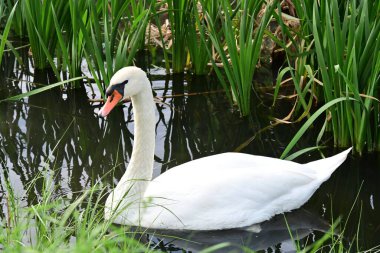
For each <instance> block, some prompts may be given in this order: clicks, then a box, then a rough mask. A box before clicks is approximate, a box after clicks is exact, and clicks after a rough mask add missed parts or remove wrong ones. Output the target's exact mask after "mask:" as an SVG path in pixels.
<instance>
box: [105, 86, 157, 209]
mask: <svg viewBox="0 0 380 253" xmlns="http://www.w3.org/2000/svg"><path fill="white" fill-rule="evenodd" d="M147 82H148V81H147ZM146 85H147V86H146V87H145V89H143V91H141V92H140V93H138V94H137V95H136V96H133V97H132V105H133V114H134V119H135V125H134V143H133V151H132V156H131V160H130V162H129V165H128V168H127V171H126V172H125V174H124V175H123V177H122V178H121V179H120V182H119V183H118V185H117V186H116V188H115V190H114V193H115V194H114V196H113V197H114V198H115V199H114V200H116V202H119V201H120V200H121V201H123V200H129V201H131V200H133V201H136V200H137V201H138V200H139V199H141V198H142V197H143V195H144V192H145V190H146V188H147V187H148V184H149V181H150V180H151V179H152V174H153V158H154V145H155V114H154V102H153V95H152V90H151V88H150V86H149V85H150V84H149V82H148V83H147V84H146ZM111 195H112V194H111ZM113 202H115V201H113Z"/></svg>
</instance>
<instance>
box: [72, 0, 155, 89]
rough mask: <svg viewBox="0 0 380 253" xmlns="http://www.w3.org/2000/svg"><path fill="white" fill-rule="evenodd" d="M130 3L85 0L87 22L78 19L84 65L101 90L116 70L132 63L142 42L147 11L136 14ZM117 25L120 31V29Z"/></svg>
mask: <svg viewBox="0 0 380 253" xmlns="http://www.w3.org/2000/svg"><path fill="white" fill-rule="evenodd" d="M132 2H134V1H132V0H129V1H117V0H113V1H110V2H109V3H108V2H107V1H99V2H97V3H95V2H94V1H91V0H88V1H87V3H88V13H89V14H88V15H89V21H88V22H87V24H85V23H84V22H83V20H82V19H81V18H78V19H77V22H78V24H79V26H80V30H81V32H82V33H83V40H84V43H85V48H84V54H85V57H86V60H87V64H88V67H89V69H90V72H91V74H92V76H93V78H94V79H95V81H96V83H97V85H98V87H99V90H101V91H102V90H103V89H104V88H105V87H106V86H108V84H109V80H110V78H111V77H112V75H113V74H114V73H115V72H116V71H117V70H119V69H120V68H122V67H124V66H127V65H130V64H132V61H133V59H134V57H135V55H136V53H137V51H138V49H139V45H140V44H141V42H142V41H144V38H145V29H146V26H147V24H148V21H149V15H150V9H149V8H147V9H143V10H141V12H140V13H137V12H136V9H135V8H133V4H132ZM153 4H154V2H153V3H152V5H153ZM109 10H110V11H109ZM133 10H134V11H135V13H133ZM134 14H138V16H134ZM120 26H122V27H123V29H119V27H120Z"/></svg>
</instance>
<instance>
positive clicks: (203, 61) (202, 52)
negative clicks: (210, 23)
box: [185, 0, 215, 75]
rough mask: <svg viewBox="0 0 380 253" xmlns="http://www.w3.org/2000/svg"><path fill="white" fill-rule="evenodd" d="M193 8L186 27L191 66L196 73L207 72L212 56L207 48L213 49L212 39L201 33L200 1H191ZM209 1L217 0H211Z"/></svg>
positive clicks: (202, 73)
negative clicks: (204, 38)
mask: <svg viewBox="0 0 380 253" xmlns="http://www.w3.org/2000/svg"><path fill="white" fill-rule="evenodd" d="M189 2H190V5H191V8H190V10H188V11H189V12H190V16H189V17H188V22H187V27H186V36H185V39H186V44H187V48H188V51H189V56H190V61H191V67H190V68H189V69H190V70H191V71H192V72H193V73H194V74H195V75H204V74H207V72H208V70H209V68H208V66H207V65H208V63H209V62H210V57H209V55H208V53H207V48H209V50H210V49H211V41H210V40H208V41H205V40H202V39H201V37H200V34H199V29H198V27H199V24H200V22H199V21H200V20H201V19H202V15H203V14H202V13H201V12H199V10H198V6H197V4H198V1H196V0H193V1H189ZM209 2H215V1H214V0H213V1H209Z"/></svg>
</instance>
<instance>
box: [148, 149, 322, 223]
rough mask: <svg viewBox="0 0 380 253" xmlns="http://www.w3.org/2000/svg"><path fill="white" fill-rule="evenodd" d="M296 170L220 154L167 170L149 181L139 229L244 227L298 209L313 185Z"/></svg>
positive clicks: (262, 159) (267, 160) (254, 158)
mask: <svg viewBox="0 0 380 253" xmlns="http://www.w3.org/2000/svg"><path fill="white" fill-rule="evenodd" d="M301 167H302V165H300V164H297V163H294V162H289V161H283V160H279V159H274V158H268V157H258V156H251V155H244V154H238V153H226V154H220V155H215V156H211V157H207V158H203V159H198V160H194V161H192V162H189V163H185V164H183V165H180V166H177V167H175V168H172V169H171V170H169V171H167V172H165V173H164V174H162V175H161V176H159V177H158V178H156V179H155V180H153V181H152V182H151V183H150V185H149V187H148V189H147V191H146V194H145V197H146V198H147V201H148V202H149V204H148V206H149V207H148V208H146V210H145V214H144V216H143V217H142V222H141V224H142V225H143V226H145V227H155V228H178V229H181V228H182V229H183V228H185V229H198V230H199V229H203V230H207V229H210V228H212V229H222V228H232V227H244V226H248V225H252V224H254V223H258V222H262V221H264V220H267V219H269V218H270V217H272V216H273V215H275V214H278V213H281V212H284V211H289V210H291V209H294V208H297V207H299V206H301V205H302V204H303V203H304V202H306V200H307V199H309V197H310V196H311V195H312V193H313V192H314V191H315V190H316V189H317V187H318V185H319V184H317V185H316V184H315V182H314V181H315V178H314V177H313V175H312V173H311V174H310V175H309V174H307V173H304V172H303V171H302V169H301Z"/></svg>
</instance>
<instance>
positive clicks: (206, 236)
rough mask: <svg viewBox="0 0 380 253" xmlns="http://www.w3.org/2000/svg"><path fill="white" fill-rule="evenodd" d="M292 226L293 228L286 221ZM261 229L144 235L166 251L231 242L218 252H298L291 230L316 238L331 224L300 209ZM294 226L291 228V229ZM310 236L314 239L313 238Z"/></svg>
mask: <svg viewBox="0 0 380 253" xmlns="http://www.w3.org/2000/svg"><path fill="white" fill-rule="evenodd" d="M285 221H286V222H287V223H288V225H289V228H288V226H287V224H286V222H285ZM259 226H260V229H261V230H260V231H256V232H255V231H247V230H244V229H230V230H216V231H174V230H172V231H171V230H148V231H147V235H143V238H144V239H145V240H146V241H147V242H149V243H150V244H151V247H152V248H154V249H160V250H162V251H164V252H181V250H182V249H186V252H199V251H201V250H204V249H207V248H209V247H211V246H214V245H217V244H221V243H228V245H227V246H225V247H223V248H221V249H219V250H218V251H217V252H242V251H243V249H242V247H245V248H248V249H250V250H254V251H255V252H256V251H259V252H264V251H265V250H266V251H267V252H268V251H269V252H271V251H270V250H272V251H276V250H278V249H280V250H281V251H283V252H295V251H296V248H295V245H294V243H293V242H292V241H291V240H290V233H291V234H292V236H293V237H294V238H295V239H297V240H307V239H309V243H310V242H312V241H313V240H312V239H310V238H312V237H313V234H314V233H316V232H322V233H325V232H327V231H328V230H329V228H330V224H329V223H328V222H326V221H325V220H323V219H322V218H320V217H319V216H318V215H316V214H313V213H311V212H309V211H306V210H304V209H298V210H296V211H294V212H290V213H286V214H285V215H282V214H281V215H277V216H275V217H274V218H272V219H271V220H270V221H266V222H263V223H261V224H260V225H259ZM289 229H290V230H289ZM309 237H310V238H309Z"/></svg>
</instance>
